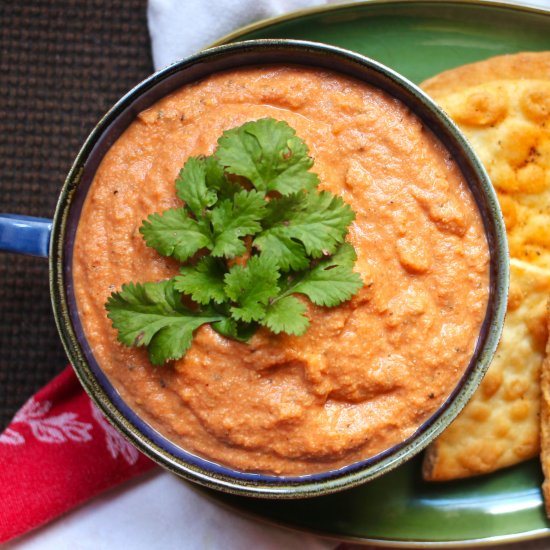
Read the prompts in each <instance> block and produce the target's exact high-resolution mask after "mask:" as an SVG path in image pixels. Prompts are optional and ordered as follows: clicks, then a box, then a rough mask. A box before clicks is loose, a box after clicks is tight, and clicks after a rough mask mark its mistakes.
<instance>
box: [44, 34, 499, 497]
mask: <svg viewBox="0 0 550 550" xmlns="http://www.w3.org/2000/svg"><path fill="white" fill-rule="evenodd" d="M266 118H271V119H275V120H277V121H284V122H285V123H287V124H288V125H289V126H290V127H292V128H293V129H294V130H295V133H296V135H297V136H298V137H299V138H300V139H301V140H303V142H304V143H305V144H306V146H307V149H308V152H309V153H308V154H309V156H310V157H311V158H312V159H313V161H314V164H313V167H312V168H311V171H312V172H314V173H315V174H317V177H318V180H319V189H320V190H322V191H330V193H332V194H333V195H335V196H337V197H340V198H341V199H342V200H343V202H344V203H345V204H347V205H349V207H350V208H351V209H352V210H353V212H354V220H353V221H352V222H351V224H350V226H349V231H348V233H347V235H346V242H347V243H348V244H349V245H351V246H352V247H353V249H354V250H355V254H356V256H357V259H356V261H355V263H354V267H353V270H354V272H355V273H357V274H359V276H360V280H361V282H362V284H361V288H360V289H359V290H358V291H357V292H356V293H355V294H354V295H353V296H352V297H351V299H348V300H346V301H344V302H343V303H341V304H340V305H338V306H336V307H330V308H329V307H324V306H322V305H316V304H314V303H312V302H311V301H309V300H307V298H304V297H303V296H302V297H301V298H300V300H301V303H302V304H304V306H303V307H304V308H305V315H306V316H307V318H308V320H309V327H308V329H307V331H306V332H305V333H303V334H301V335H295V334H287V333H284V332H281V333H278V334H276V333H273V332H270V331H269V330H267V329H265V327H260V328H259V329H258V330H257V331H256V332H255V333H254V335H253V336H252V337H251V338H250V339H249V340H248V342H243V341H239V340H238V339H234V338H230V337H226V336H223V335H222V334H220V333H219V332H217V331H215V330H213V328H212V326H211V325H209V324H208V323H205V324H204V325H202V326H200V327H199V328H197V329H196V330H195V331H194V333H193V341H192V343H191V345H190V347H189V349H188V350H187V352H186V354H185V355H184V356H183V357H181V358H179V359H177V360H175V361H170V362H169V363H167V364H166V365H161V366H159V365H154V364H152V362H151V361H150V358H149V356H148V355H147V353H146V351H145V350H144V349H143V348H139V347H128V346H126V345H123V344H121V343H120V341H118V339H117V333H116V330H115V329H114V328H113V324H112V322H111V319H109V318H108V316H107V312H106V310H105V303H106V302H107V301H108V299H109V296H110V295H111V294H112V293H113V292H115V291H117V290H118V289H120V288H121V286H122V285H123V284H124V283H126V282H128V281H134V282H136V283H142V282H143V283H144V282H146V281H163V280H168V279H170V278H171V277H174V276H175V275H176V274H177V273H178V269H179V266H178V264H177V263H176V262H174V260H173V258H166V257H163V256H161V255H159V254H158V253H157V251H156V250H154V249H152V248H150V247H148V246H147V244H146V243H145V242H144V239H143V238H142V235H141V234H140V229H139V228H140V226H141V224H142V222H143V220H144V219H146V218H147V217H148V216H149V215H151V214H152V213H154V212H163V211H166V210H169V209H171V208H177V207H178V205H181V200H180V199H179V198H178V197H177V196H176V193H175V190H174V180H175V179H176V178H177V176H178V172H179V170H180V169H181V167H182V165H183V164H184V163H185V162H186V160H187V159H189V158H191V157H201V156H205V155H211V154H212V153H213V151H214V150H215V147H216V143H217V140H218V139H219V137H220V135H221V134H222V133H223V132H224V131H227V130H230V129H232V128H235V127H238V126H240V125H242V124H246V123H247V122H250V121H256V120H261V119H266ZM504 235H505V232H504V226H503V222H502V217H501V214H500V210H499V207H498V203H497V200H496V197H495V194H494V192H493V189H492V187H491V184H490V182H489V180H488V178H487V175H486V174H485V172H484V170H483V168H482V167H481V164H480V162H479V161H478V159H477V158H476V156H475V154H474V153H473V152H472V150H471V148H470V147H469V146H468V144H467V143H466V141H465V140H464V138H463V137H462V135H461V134H460V132H459V131H458V130H457V128H456V127H455V126H454V124H453V123H452V122H451V121H450V120H449V118H448V117H447V116H446V115H445V114H444V113H443V112H442V111H441V110H440V109H439V108H438V107H437V106H436V105H435V104H434V103H433V102H432V101H431V100H430V99H429V98H428V97H427V96H426V95H425V94H424V93H423V92H422V91H420V90H419V89H418V88H417V87H416V86H415V85H413V84H412V83H410V82H409V81H407V80H406V79H404V78H403V77H401V76H400V75H398V74H396V73H395V72H394V71H392V70H391V69H389V68H387V67H385V66H383V65H381V64H379V63H377V62H376V61H374V60H371V59H368V58H365V57H363V56H361V55H358V54H355V53H352V52H349V51H345V50H342V49H339V48H336V47H332V46H327V45H323V44H315V43H309V42H300V41H288V40H259V41H249V42H243V43H238V44H231V45H228V46H221V47H217V48H212V49H209V50H206V51H204V52H201V53H199V54H197V55H195V56H192V57H190V58H188V59H186V60H183V61H181V62H179V63H176V64H174V65H172V66H170V67H168V68H166V69H164V70H162V71H160V72H158V73H155V74H154V75H152V76H151V77H149V78H148V79H146V80H145V81H143V82H142V83H141V84H139V85H138V86H136V88H134V89H133V90H132V91H130V92H129V93H128V94H127V95H126V96H124V97H123V98H122V99H121V100H120V101H119V102H118V103H117V104H116V105H115V106H114V107H113V108H112V109H111V110H110V111H109V112H108V113H107V114H106V115H105V116H104V118H103V119H102V120H101V121H100V122H99V124H98V125H97V127H96V128H95V129H94V131H93V132H92V133H91V135H90V137H89V138H88V140H87V141H86V143H85V144H84V146H83V148H82V149H81V151H80V153H79V155H78V156H77V158H76V160H75V163H74V165H73V167H72V169H71V172H70V173H69V176H68V178H67V181H66V183H65V185H64V187H63V190H62V192H61V196H60V199H59V203H58V206H57V210H56V214H55V219H54V222H53V229H52V235H51V243H50V267H51V292H52V300H53V305H54V312H55V316H56V321H57V324H58V328H59V332H60V335H61V339H62V341H63V343H64V346H65V349H66V351H67V353H68V355H69V358H70V360H71V362H72V364H73V366H74V368H75V370H76V373H77V375H78V377H79V379H80V381H81V382H82V384H83V386H84V388H85V389H86V391H87V392H88V393H89V394H90V396H91V397H92V399H93V400H94V402H95V403H96V404H97V405H98V406H99V408H100V409H101V410H102V411H103V412H104V413H105V415H106V416H107V418H108V419H109V420H110V421H111V422H112V423H113V425H114V426H115V427H116V428H118V429H119V430H120V431H121V432H122V433H123V434H124V435H125V436H126V437H127V438H128V439H129V440H130V441H131V442H132V443H134V444H135V445H136V446H137V447H138V448H139V449H140V450H141V451H142V452H144V453H145V454H147V455H148V456H149V457H150V458H152V459H153V460H155V461H156V462H158V463H159V464H160V465H162V466H164V467H165V468H167V469H168V470H170V471H172V472H173V473H175V474H177V475H179V476H181V477H183V478H185V479H188V480H191V481H194V482H197V483H199V484H202V485H204V486H207V487H210V488H215V489H219V490H222V491H227V492H232V493H236V494H244V495H249V496H262V497H272V498H297V497H305V496H315V495H320V494H326V493H330V492H334V491H338V490H341V489H345V488H349V487H353V486H355V485H357V484H359V483H363V482H365V481H368V480H370V479H373V478H374V477H377V476H379V475H382V474H383V473H385V472H387V471H389V470H390V469H392V468H394V467H396V466H398V465H399V464H401V463H402V462H403V461H405V460H407V459H408V458H410V457H412V456H413V455H415V454H416V453H418V452H419V451H420V450H422V449H423V448H424V447H425V446H426V445H428V443H429V442H430V441H431V440H432V439H433V438H434V437H436V436H437V435H438V434H439V433H440V432H441V431H442V430H443V429H444V428H445V427H446V426H447V425H448V424H449V423H450V422H451V421H452V420H453V419H454V418H455V417H456V415H457V414H458V413H459V411H460V410H461V409H462V407H463V406H464V405H465V403H466V402H467V400H468V399H469V397H470V396H471V395H472V393H473V392H474V391H475V389H476V387H477V385H478V384H479V382H480V381H481V378H482V377H483V374H484V372H485V370H486V369H487V367H488V364H489V361H490V359H491V357H492V355H493V353H494V351H495V348H496V345H497V343H498V339H499V336H500V331H501V328H502V322H503V317H504V312H505V305H506V293H507V277H508V275H507V273H508V271H507V270H508V267H507V249H506V239H505V236H504Z"/></svg>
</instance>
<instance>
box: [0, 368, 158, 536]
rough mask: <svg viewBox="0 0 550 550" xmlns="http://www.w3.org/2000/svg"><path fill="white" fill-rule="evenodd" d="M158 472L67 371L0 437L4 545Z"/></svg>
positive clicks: (0, 523) (32, 400)
mask: <svg viewBox="0 0 550 550" xmlns="http://www.w3.org/2000/svg"><path fill="white" fill-rule="evenodd" d="M153 466H154V464H153V462H151V461H150V460H149V459H148V458H146V457H145V456H144V455H142V454H141V453H140V452H139V451H137V449H136V448H135V447H133V446H132V445H131V444H130V443H128V442H127V441H126V440H125V439H124V438H123V437H122V436H121V435H120V434H119V433H118V432H117V431H116V430H115V429H114V428H113V427H112V426H111V425H110V424H109V423H108V422H107V420H105V418H104V416H103V415H102V414H101V413H100V412H99V410H98V409H97V408H96V407H95V405H94V404H93V403H92V401H91V400H90V398H89V397H88V396H87V395H86V393H85V392H84V391H83V390H82V387H81V386H80V384H79V382H78V380H77V378H76V376H75V374H74V372H73V370H72V368H71V367H67V368H66V369H65V370H64V371H63V372H62V373H61V374H60V375H59V376H57V377H56V378H54V380H52V382H50V383H49V384H48V385H47V386H45V387H44V388H43V389H41V390H40V391H39V392H38V393H37V394H36V395H35V396H34V397H31V398H30V399H29V401H27V403H25V405H24V406H23V407H22V408H21V409H20V410H19V412H18V413H17V414H16V415H15V417H14V418H13V420H12V422H11V424H10V425H9V426H8V428H7V429H6V430H5V431H4V432H3V433H2V434H0V543H2V542H6V541H8V540H10V539H12V538H13V537H16V536H18V535H22V534H23V533H26V532H28V531H30V530H31V529H34V528H36V527H38V526H40V525H42V524H44V523H46V522H48V521H50V520H52V519H54V518H55V517H57V516H59V515H61V514H63V513H64V512H66V511H68V510H70V509H71V508H74V507H75V506H77V505H79V504H81V503H83V502H84V501H86V500H88V499H90V498H91V497H93V496H95V495H97V494H98V493H101V492H102V491H105V490H106V489H109V488H110V487H113V486H114V485H117V484H119V483H121V482H123V481H125V480H127V479H130V478H132V477H134V476H136V475H137V474H141V473H143V472H145V471H147V470H150V469H151V468H153Z"/></svg>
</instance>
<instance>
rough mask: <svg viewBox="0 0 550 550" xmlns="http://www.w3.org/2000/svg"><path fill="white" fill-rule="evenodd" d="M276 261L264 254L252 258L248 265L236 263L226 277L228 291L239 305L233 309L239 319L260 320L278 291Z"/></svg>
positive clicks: (246, 320)
mask: <svg viewBox="0 0 550 550" xmlns="http://www.w3.org/2000/svg"><path fill="white" fill-rule="evenodd" d="M279 276H280V274H279V271H278V270H277V264H276V263H275V262H274V261H273V260H271V259H269V258H265V257H262V256H253V257H251V258H250V259H249V260H248V262H247V264H246V266H244V267H243V266H240V265H234V266H233V267H232V268H231V269H230V270H229V273H228V274H227V275H226V276H225V293H226V294H227V296H228V297H229V298H231V300H233V302H235V303H236V305H233V306H231V308H230V311H231V313H232V314H233V317H234V318H235V319H237V320H238V321H245V322H247V323H249V322H251V321H258V320H260V319H261V318H262V317H263V316H264V315H265V311H266V305H267V304H268V302H269V300H270V298H273V297H275V296H276V295H277V293H278V292H279V287H278V285H277V281H278V280H279Z"/></svg>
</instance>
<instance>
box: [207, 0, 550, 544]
mask: <svg viewBox="0 0 550 550" xmlns="http://www.w3.org/2000/svg"><path fill="white" fill-rule="evenodd" d="M549 10H550V1H549ZM264 37H265V38H274V37H277V38H298V39H307V40H318V41H321V42H326V43H329V44H335V45H338V46H342V47H345V48H349V49H351V50H354V51H357V52H360V53H362V54H365V55H368V56H371V57H373V58H374V59H376V60H378V61H381V62H383V63H385V64H387V65H389V66H390V67H392V68H393V69H395V70H397V71H399V72H400V73H401V74H403V75H405V76H407V77H408V78H410V79H411V80H413V81H415V82H417V83H420V82H421V81H422V80H423V79H425V78H427V77H430V76H433V75H434V74H437V73H438V72H440V71H442V70H445V69H450V68H452V67H456V66H459V65H462V64H464V63H469V62H473V61H478V60H481V59H486V58H488V57H492V56H494V55H500V54H504V53H514V52H518V51H529V50H530V51H541V50H550V11H544V10H541V9H530V8H522V7H518V6H514V5H511V4H504V3H489V2H438V1H423V2H417V1H410V2H403V1H400V2H399V1H397V2H396V1H390V2H379V1H373V2H358V3H354V4H345V5H336V6H328V7H323V8H321V9H315V10H310V11H308V12H299V13H297V14H294V15H292V14H291V15H290V16H286V17H281V18H278V19H274V20H269V21H266V22H261V23H259V24H257V25H253V26H251V27H248V28H245V29H243V30H242V31H238V32H237V33H234V34H233V35H231V36H229V37H226V39H224V40H222V42H225V41H231V40H242V39H249V38H264ZM541 481H542V474H541V471H540V466H539V463H538V460H532V461H530V462H527V463H524V464H521V465H518V466H516V467H513V468H509V469H506V470H504V471H501V472H498V473H495V474H492V475H487V476H482V477H478V478H475V479H471V480H465V481H458V482H447V483H440V484H427V483H424V482H423V481H422V479H421V476H420V458H419V457H417V458H415V459H414V460H412V461H409V462H407V463H406V464H405V465H403V466H401V467H400V468H398V469H396V470H394V471H393V472H390V473H389V474H386V475H384V476H383V477H381V478H378V479H376V480H374V481H372V482H370V483H367V484H364V485H362V486H360V487H357V488H354V489H351V490H347V491H343V492H341V493H339V494H337V495H329V496H325V497H320V498H315V499H308V500H307V501H296V502H294V501H293V502H286V503H279V502H268V501H257V500H254V501H250V500H248V499H242V498H236V497H230V496H221V495H216V499H217V500H218V501H222V502H223V503H225V504H228V505H230V506H232V507H234V508H236V509H238V510H241V511H243V512H245V513H247V514H255V515H256V516H257V517H260V518H262V519H267V520H269V521H273V522H276V523H281V524H283V525H287V526H291V527H295V528H299V529H305V530H308V531H313V532H316V533H322V534H325V535H328V536H331V537H334V538H338V539H344V540H350V541H355V542H365V543H366V542H371V543H376V544H378V545H382V546H391V547H407V548H408V547H421V548H425V547H435V546H437V547H457V548H463V547H465V546H468V545H478V544H491V545H492V544H495V543H497V542H504V541H518V540H526V539H530V538H536V537H545V536H549V535H550V523H549V522H548V520H546V518H545V514H544V510H543V505H542V497H541V493H540V489H539V487H540V484H541ZM549 547H550V543H549Z"/></svg>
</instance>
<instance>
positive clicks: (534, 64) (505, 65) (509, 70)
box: [420, 51, 550, 95]
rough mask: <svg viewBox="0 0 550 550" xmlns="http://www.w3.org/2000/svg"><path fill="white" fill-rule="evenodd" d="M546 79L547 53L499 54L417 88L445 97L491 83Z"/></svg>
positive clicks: (549, 59) (549, 58)
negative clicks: (504, 80)
mask: <svg viewBox="0 0 550 550" xmlns="http://www.w3.org/2000/svg"><path fill="white" fill-rule="evenodd" d="M503 79H508V80H526V79H542V80H550V51H549V52H522V53H517V54H509V55H501V56H498V57H492V58H491V59H486V60H485V61H478V62H477V63H470V64H468V65H462V66H461V67H457V68H455V69H450V70H448V71H444V72H442V73H439V74H438V75H436V76H434V77H432V78H429V79H428V80H425V81H424V82H423V83H422V84H421V85H420V86H421V88H422V89H423V90H424V91H426V92H427V93H428V94H430V95H432V94H433V95H439V94H449V93H453V92H455V91H460V90H463V89H464V88H468V87H470V86H476V85H478V84H481V83H484V82H491V81H493V80H503Z"/></svg>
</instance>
